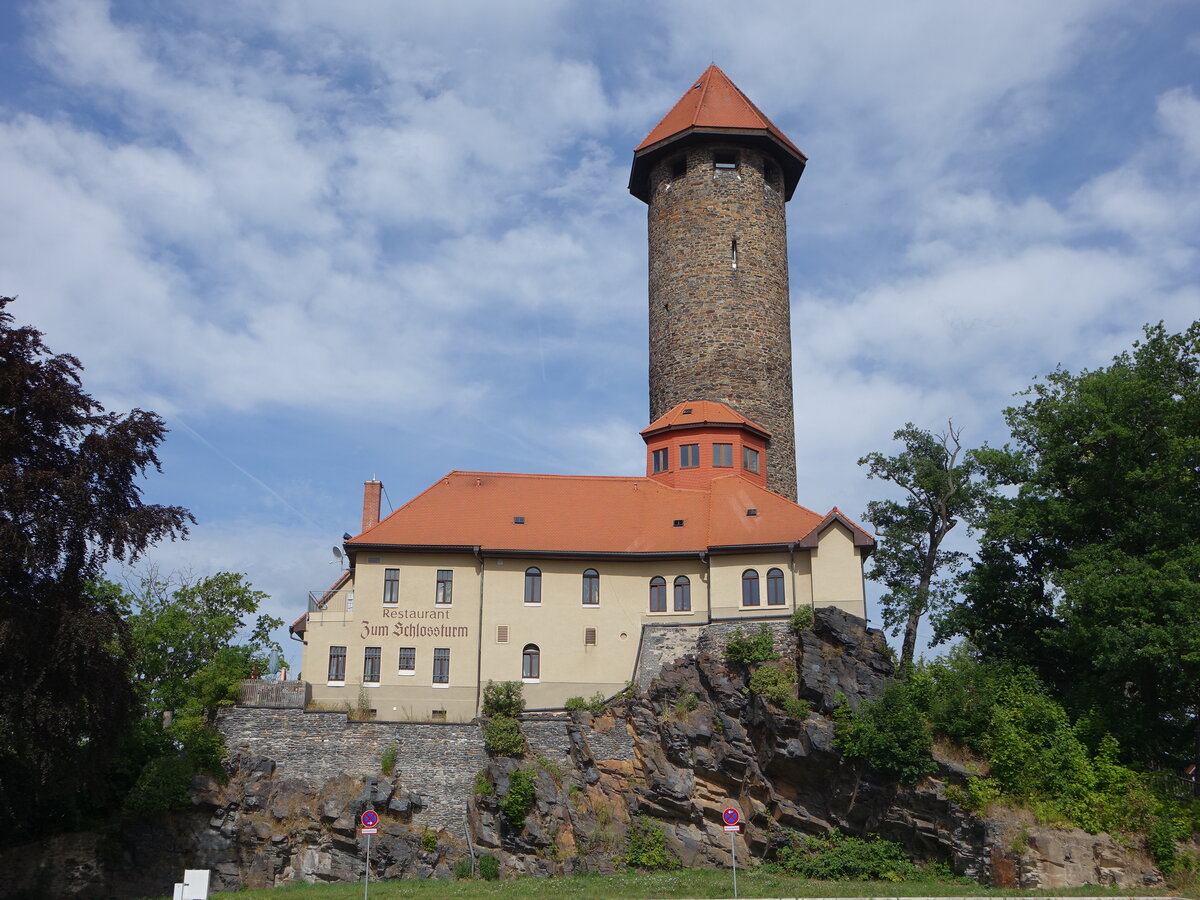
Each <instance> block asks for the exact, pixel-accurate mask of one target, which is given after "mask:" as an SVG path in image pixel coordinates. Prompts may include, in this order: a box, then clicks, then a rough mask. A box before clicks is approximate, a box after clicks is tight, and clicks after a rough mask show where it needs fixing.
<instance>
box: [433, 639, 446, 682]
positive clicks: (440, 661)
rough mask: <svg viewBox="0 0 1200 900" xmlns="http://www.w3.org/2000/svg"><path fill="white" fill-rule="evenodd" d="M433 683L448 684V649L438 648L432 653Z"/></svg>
mask: <svg viewBox="0 0 1200 900" xmlns="http://www.w3.org/2000/svg"><path fill="white" fill-rule="evenodd" d="M433 683H434V684H449V683H450V648H448V647H438V648H437V649H436V650H434V651H433Z"/></svg>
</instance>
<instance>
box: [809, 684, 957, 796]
mask: <svg viewBox="0 0 1200 900" xmlns="http://www.w3.org/2000/svg"><path fill="white" fill-rule="evenodd" d="M916 695H917V692H916V691H915V690H914V689H913V687H912V686H911V685H909V684H908V683H907V682H902V681H895V682H892V683H891V684H889V685H888V686H887V687H886V688H884V691H883V695H882V696H881V697H880V698H879V699H878V700H874V701H871V700H868V701H865V702H863V704H862V705H861V706H859V708H858V710H857V711H855V710H852V709H850V707H849V706H848V705H842V706H839V707H838V708H837V709H835V710H834V711H833V720H834V746H835V747H837V749H838V750H840V751H841V752H842V753H844V754H846V755H847V756H852V757H855V758H857V759H861V760H862V761H864V762H865V763H866V764H867V765H868V766H870V767H871V768H873V769H877V770H878V771H880V772H884V773H886V774H888V775H891V776H893V777H894V778H896V780H898V781H899V782H900V783H901V784H914V783H915V782H916V780H917V779H918V778H920V777H921V776H922V775H925V774H928V773H930V772H933V771H936V768H937V767H936V766H935V765H934V762H933V758H932V757H931V756H930V755H929V751H930V748H931V747H932V744H933V740H932V738H931V737H930V733H929V724H928V723H927V722H926V720H925V715H924V713H923V711H922V710H921V707H920V705H919V703H918V702H917V696H916Z"/></svg>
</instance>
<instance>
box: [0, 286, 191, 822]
mask: <svg viewBox="0 0 1200 900" xmlns="http://www.w3.org/2000/svg"><path fill="white" fill-rule="evenodd" d="M11 302H12V298H7V297H0V658H3V660H4V666H3V667H2V668H0V823H3V824H0V841H7V840H13V839H16V838H17V837H19V836H21V835H22V834H25V833H28V832H29V830H30V828H31V826H32V825H34V824H35V823H38V824H39V825H41V826H42V827H47V828H49V827H55V826H59V825H62V824H64V823H65V822H67V821H70V820H71V818H72V817H73V816H75V815H76V814H77V813H78V812H79V811H80V810H81V809H82V808H84V807H85V806H86V804H87V802H88V800H89V799H90V797H91V796H92V793H93V791H95V790H96V789H98V788H100V787H102V785H100V784H98V782H99V779H96V778H93V777H89V775H90V773H95V772H97V771H101V770H102V769H103V767H104V765H105V764H106V762H107V761H108V759H109V758H110V756H111V754H112V753H113V751H114V749H115V748H116V746H117V744H118V742H119V741H120V740H121V737H122V735H123V734H124V732H125V729H126V726H127V724H128V722H129V719H130V716H131V713H132V710H133V709H134V704H135V694H134V690H133V685H132V681H131V660H130V654H131V645H130V640H129V632H128V629H127V628H126V626H125V623H124V622H123V621H122V619H121V615H120V608H119V604H118V602H117V598H116V597H114V596H113V595H112V594H111V593H110V592H107V591H106V590H104V589H102V588H99V587H97V585H96V582H97V581H98V579H99V577H100V575H101V572H102V569H103V567H104V566H105V564H106V563H108V562H109V561H110V560H112V559H117V560H123V561H127V562H128V561H132V560H134V559H136V558H137V557H138V556H140V555H141V554H142V553H143V552H144V551H145V550H146V549H147V548H148V547H150V546H151V545H152V544H154V543H155V542H156V541H159V540H162V539H163V538H168V537H169V538H175V537H181V536H183V535H185V534H186V533H187V525H188V523H189V522H190V521H191V516H190V515H189V514H188V512H187V511H186V510H184V509H182V508H181V507H177V506H158V505H153V504H146V503H144V502H143V501H142V497H141V489H140V488H139V486H138V481H139V479H140V478H141V477H142V476H143V475H144V474H145V472H146V471H147V470H148V469H158V457H157V455H156V450H157V447H158V445H159V444H160V443H161V442H162V440H163V437H164V436H165V434H166V427H165V426H164V425H163V422H162V420H161V419H160V418H159V417H158V416H156V415H155V414H154V413H151V412H145V411H143V410H138V409H135V410H133V411H132V412H130V413H128V414H126V415H123V416H122V415H117V414H115V413H109V412H105V411H104V409H103V408H102V407H101V405H100V404H99V403H97V402H96V401H95V400H93V399H92V397H90V396H89V395H88V394H87V393H86V392H85V391H84V390H83V387H82V382H81V380H80V376H79V373H80V371H81V369H82V366H81V365H80V362H79V360H78V359H76V358H75V357H74V356H69V355H65V354H61V355H54V354H52V353H51V352H50V351H49V349H48V348H47V347H46V345H45V343H44V342H43V340H42V335H41V333H40V332H39V331H37V330H35V329H33V328H29V327H17V326H15V325H14V324H13V317H12V315H11V313H9V312H8V311H7V306H8V304H9V303H11Z"/></svg>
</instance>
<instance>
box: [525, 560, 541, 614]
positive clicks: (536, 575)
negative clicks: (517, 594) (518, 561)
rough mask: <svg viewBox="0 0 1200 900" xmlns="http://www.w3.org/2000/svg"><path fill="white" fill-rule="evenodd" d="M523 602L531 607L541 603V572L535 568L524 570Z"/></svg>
mask: <svg viewBox="0 0 1200 900" xmlns="http://www.w3.org/2000/svg"><path fill="white" fill-rule="evenodd" d="M525 602H526V603H528V604H531V605H534V604H538V603H541V602H542V570H541V569H539V568H537V567H535V566H530V567H529V568H528V569H526V570H525Z"/></svg>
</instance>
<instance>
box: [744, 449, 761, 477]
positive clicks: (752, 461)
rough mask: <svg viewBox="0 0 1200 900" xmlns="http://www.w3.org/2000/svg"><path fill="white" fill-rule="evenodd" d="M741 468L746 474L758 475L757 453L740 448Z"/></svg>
mask: <svg viewBox="0 0 1200 900" xmlns="http://www.w3.org/2000/svg"><path fill="white" fill-rule="evenodd" d="M742 468H743V469H745V470H746V471H747V472H753V473H754V474H755V475H757V474H758V451H757V450H754V449H752V448H750V447H743V448H742Z"/></svg>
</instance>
